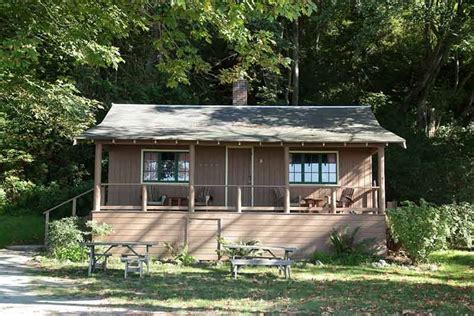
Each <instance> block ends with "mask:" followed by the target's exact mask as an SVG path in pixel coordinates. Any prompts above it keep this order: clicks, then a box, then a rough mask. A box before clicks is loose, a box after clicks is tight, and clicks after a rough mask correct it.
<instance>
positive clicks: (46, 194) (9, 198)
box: [0, 176, 92, 217]
mask: <svg viewBox="0 0 474 316" xmlns="http://www.w3.org/2000/svg"><path fill="white" fill-rule="evenodd" d="M91 186H92V184H91V183H89V182H86V183H83V184H80V185H77V186H75V187H64V186H61V185H59V184H58V183H55V182H52V183H50V184H49V185H47V186H46V185H41V184H34V183H32V182H31V181H25V180H21V179H20V178H18V177H16V176H9V177H7V178H6V179H5V181H4V183H3V188H2V189H3V190H4V192H5V200H6V201H5V205H4V207H3V212H4V213H5V214H10V215H15V214H41V213H42V212H44V211H46V210H47V209H49V208H51V207H53V206H56V205H58V204H60V203H62V202H64V201H65V200H67V199H69V198H71V197H73V196H76V195H78V194H80V193H82V192H84V191H86V190H88V189H90V188H91ZM91 198H92V196H91V195H86V196H83V197H81V198H80V199H79V200H78V202H77V203H78V204H77V208H78V210H77V212H78V214H87V213H88V212H89V211H90V205H91ZM0 209H1V208H0ZM70 214H71V204H67V205H64V206H63V207H61V208H59V209H57V210H55V211H54V214H53V216H57V217H63V216H67V215H70Z"/></svg>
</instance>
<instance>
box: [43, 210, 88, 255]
mask: <svg viewBox="0 0 474 316" xmlns="http://www.w3.org/2000/svg"><path fill="white" fill-rule="evenodd" d="M83 225H84V223H83V222H82V220H81V219H79V218H78V217H65V218H62V219H60V220H56V221H52V222H50V223H49V231H48V253H49V255H50V256H52V257H54V258H56V259H59V260H70V261H82V260H85V259H87V249H86V248H85V247H84V246H83V245H81V243H83V242H84V235H83Z"/></svg>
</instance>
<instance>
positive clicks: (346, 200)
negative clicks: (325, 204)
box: [336, 188, 354, 207]
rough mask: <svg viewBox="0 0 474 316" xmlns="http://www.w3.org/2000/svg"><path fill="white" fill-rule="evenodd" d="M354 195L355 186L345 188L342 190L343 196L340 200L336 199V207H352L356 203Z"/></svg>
mask: <svg viewBox="0 0 474 316" xmlns="http://www.w3.org/2000/svg"><path fill="white" fill-rule="evenodd" d="M353 195H354V189H353V188H345V189H344V190H342V192H341V197H340V198H339V200H336V207H350V206H351V205H352V204H354V201H353V200H352V196H353Z"/></svg>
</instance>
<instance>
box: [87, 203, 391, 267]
mask: <svg viewBox="0 0 474 316" xmlns="http://www.w3.org/2000/svg"><path fill="white" fill-rule="evenodd" d="M92 218H93V220H95V221H97V222H100V223H109V224H111V225H112V226H113V230H114V232H113V234H112V235H111V236H109V237H108V240H110V241H150V242H157V243H159V246H157V247H153V248H152V253H153V254H155V255H159V256H166V255H167V254H166V250H165V248H164V247H163V243H164V242H174V243H177V244H184V243H185V242H186V241H187V242H188V245H189V249H190V251H191V254H192V255H193V256H195V257H196V258H197V259H201V260H214V259H216V258H217V256H216V250H217V247H218V244H217V238H218V237H223V238H225V239H227V240H232V241H239V240H259V241H260V242H261V243H262V244H264V245H267V246H271V245H273V246H291V247H297V248H298V249H299V251H298V253H296V254H295V258H303V257H308V256H310V255H311V254H312V253H313V252H314V251H315V250H327V249H328V246H329V245H328V238H329V234H330V232H331V230H332V229H333V228H336V227H343V226H348V227H350V228H352V229H353V228H355V227H358V226H360V227H361V232H360V236H359V238H375V240H376V242H377V244H378V245H379V250H380V251H381V252H384V251H385V217H384V216H383V215H354V214H282V213H233V212H212V213H211V212H202V213H201V212H197V213H192V214H190V213H188V212H172V211H168V212H140V211H100V212H92Z"/></svg>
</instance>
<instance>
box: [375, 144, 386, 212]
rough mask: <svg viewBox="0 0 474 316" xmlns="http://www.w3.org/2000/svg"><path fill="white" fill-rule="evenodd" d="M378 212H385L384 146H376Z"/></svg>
mask: <svg viewBox="0 0 474 316" xmlns="http://www.w3.org/2000/svg"><path fill="white" fill-rule="evenodd" d="M377 156H378V183H379V188H380V189H379V214H385V148H384V147H383V146H380V147H379V148H378V154H377Z"/></svg>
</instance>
